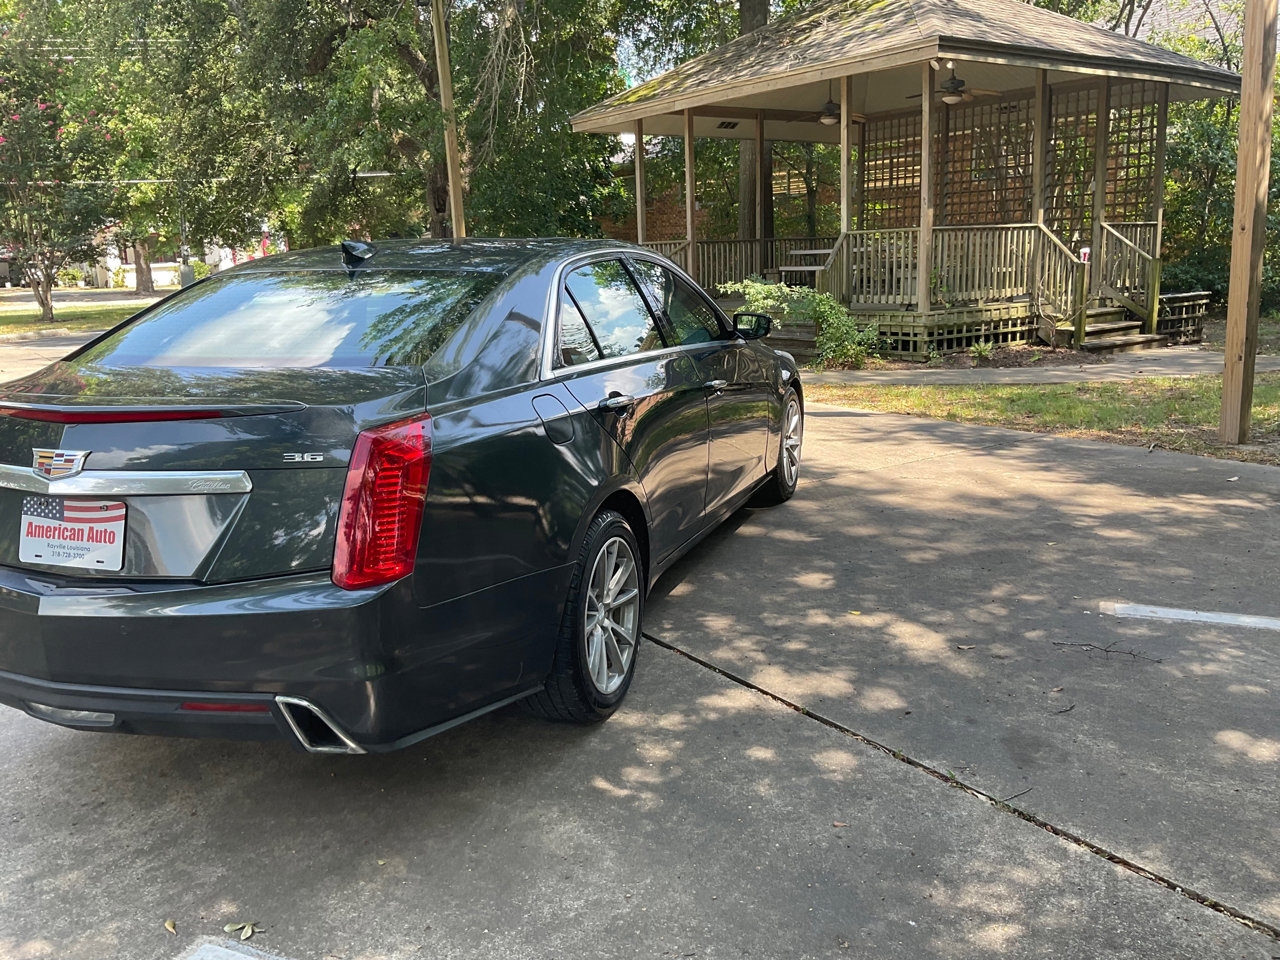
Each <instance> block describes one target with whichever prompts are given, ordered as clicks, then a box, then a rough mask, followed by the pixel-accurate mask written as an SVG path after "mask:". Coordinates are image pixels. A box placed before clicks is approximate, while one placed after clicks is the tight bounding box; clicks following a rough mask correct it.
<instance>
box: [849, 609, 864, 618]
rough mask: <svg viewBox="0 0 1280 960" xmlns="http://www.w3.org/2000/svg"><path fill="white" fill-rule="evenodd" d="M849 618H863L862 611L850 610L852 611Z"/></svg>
mask: <svg viewBox="0 0 1280 960" xmlns="http://www.w3.org/2000/svg"><path fill="white" fill-rule="evenodd" d="M849 616H851V617H860V616H862V611H861V610H850V611H849Z"/></svg>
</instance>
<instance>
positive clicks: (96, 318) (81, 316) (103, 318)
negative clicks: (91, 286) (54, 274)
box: [0, 304, 142, 335]
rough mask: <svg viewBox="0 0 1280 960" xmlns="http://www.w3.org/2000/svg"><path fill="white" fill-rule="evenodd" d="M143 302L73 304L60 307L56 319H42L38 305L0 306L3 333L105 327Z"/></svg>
mask: <svg viewBox="0 0 1280 960" xmlns="http://www.w3.org/2000/svg"><path fill="white" fill-rule="evenodd" d="M141 309H142V307H141V306H136V305H135V306H101V305H98V304H84V305H80V304H73V305H68V306H64V307H57V308H55V309H54V313H53V323H41V322H40V310H39V309H38V308H36V307H34V306H32V307H23V308H19V309H14V308H12V307H9V308H6V309H3V310H0V335H3V334H7V333H29V332H33V331H34V332H38V331H40V330H75V331H80V330H105V329H106V328H107V327H111V326H114V325H115V324H117V323H119V322H120V321H121V320H124V319H125V318H126V317H131V316H133V315H134V314H135V313H137V312H138V311H139V310H141Z"/></svg>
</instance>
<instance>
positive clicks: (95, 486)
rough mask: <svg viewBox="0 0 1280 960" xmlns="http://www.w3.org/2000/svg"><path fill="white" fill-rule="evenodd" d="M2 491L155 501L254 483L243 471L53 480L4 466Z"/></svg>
mask: <svg viewBox="0 0 1280 960" xmlns="http://www.w3.org/2000/svg"><path fill="white" fill-rule="evenodd" d="M0 487H2V488H6V489H9V490H21V491H22V492H23V493H41V494H50V495H53V496H70V497H79V496H114V497H155V496H181V495H183V494H187V495H192V494H210V493H249V492H250V491H251V490H253V482H252V481H251V480H250V479H249V475H248V474H247V473H245V472H244V471H243V470H190V471H173V470H164V471H159V470H156V471H145V470H86V471H85V472H84V473H79V474H76V475H75V476H74V477H64V478H63V479H61V480H50V479H49V478H48V477H42V476H40V475H39V474H37V473H35V472H34V471H33V470H32V469H31V467H16V466H14V465H12V464H8V463H0Z"/></svg>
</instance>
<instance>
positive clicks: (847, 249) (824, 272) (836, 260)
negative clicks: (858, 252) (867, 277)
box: [813, 233, 853, 303]
mask: <svg viewBox="0 0 1280 960" xmlns="http://www.w3.org/2000/svg"><path fill="white" fill-rule="evenodd" d="M851 237H852V234H848V233H842V234H840V236H839V237H837V238H836V242H835V243H834V244H832V245H831V253H830V254H829V255H828V256H827V259H826V261H825V262H824V263H823V264H822V269H821V270H820V271H818V273H817V275H816V276H815V277H814V282H813V285H814V288H815V289H817V291H818V292H819V293H826V294H830V295H831V296H833V297H835V298H836V299H837V300H839V301H840V302H841V303H848V302H849V296H850V293H851V291H852V289H853V285H852V280H853V261H852V254H853V243H852V242H851V239H850V238H851Z"/></svg>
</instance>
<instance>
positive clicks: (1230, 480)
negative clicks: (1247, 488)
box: [1227, 477, 1240, 483]
mask: <svg viewBox="0 0 1280 960" xmlns="http://www.w3.org/2000/svg"><path fill="white" fill-rule="evenodd" d="M1239 479H1240V478H1239V477H1227V483H1235V482H1236V481H1237V480H1239Z"/></svg>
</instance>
